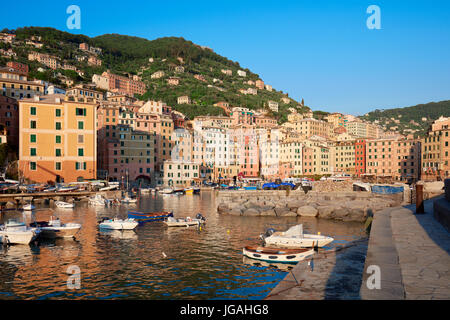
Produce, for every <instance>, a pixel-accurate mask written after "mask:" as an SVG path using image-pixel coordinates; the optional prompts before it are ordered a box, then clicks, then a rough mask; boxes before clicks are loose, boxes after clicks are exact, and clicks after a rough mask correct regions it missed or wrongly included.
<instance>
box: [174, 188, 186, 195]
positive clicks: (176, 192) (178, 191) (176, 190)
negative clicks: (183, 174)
mask: <svg viewBox="0 0 450 320" xmlns="http://www.w3.org/2000/svg"><path fill="white" fill-rule="evenodd" d="M173 193H175V194H184V188H178V189H173Z"/></svg>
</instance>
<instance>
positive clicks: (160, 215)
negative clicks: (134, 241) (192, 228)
mask: <svg viewBox="0 0 450 320" xmlns="http://www.w3.org/2000/svg"><path fill="white" fill-rule="evenodd" d="M168 217H173V212H138V211H128V218H129V219H135V220H136V221H138V222H150V221H160V220H164V219H165V218H168Z"/></svg>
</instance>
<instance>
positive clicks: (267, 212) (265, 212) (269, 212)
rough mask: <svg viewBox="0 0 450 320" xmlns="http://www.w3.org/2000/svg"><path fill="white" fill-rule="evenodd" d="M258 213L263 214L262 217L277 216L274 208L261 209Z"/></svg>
mask: <svg viewBox="0 0 450 320" xmlns="http://www.w3.org/2000/svg"><path fill="white" fill-rule="evenodd" d="M259 215H260V216H264V217H267V216H272V217H276V216H277V214H276V213H275V210H273V209H269V210H264V211H261V212H260V214H259Z"/></svg>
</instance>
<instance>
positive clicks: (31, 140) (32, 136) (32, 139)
mask: <svg viewBox="0 0 450 320" xmlns="http://www.w3.org/2000/svg"><path fill="white" fill-rule="evenodd" d="M30 142H36V135H35V134H31V135H30Z"/></svg>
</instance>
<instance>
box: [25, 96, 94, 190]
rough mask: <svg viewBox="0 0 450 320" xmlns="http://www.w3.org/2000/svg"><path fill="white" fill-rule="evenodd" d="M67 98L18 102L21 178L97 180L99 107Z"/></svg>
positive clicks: (50, 97) (39, 98)
mask: <svg viewBox="0 0 450 320" xmlns="http://www.w3.org/2000/svg"><path fill="white" fill-rule="evenodd" d="M72 100H74V101H69V99H68V97H66V96H64V95H48V96H42V97H39V96H35V97H34V98H31V99H23V100H20V101H19V174H20V177H21V178H22V177H23V178H24V179H26V180H29V181H33V182H38V183H46V182H49V181H53V182H74V181H82V180H85V179H95V178H96V176H97V169H96V168H97V164H96V162H97V142H96V134H97V132H96V104H94V103H84V102H80V101H77V99H72Z"/></svg>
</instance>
